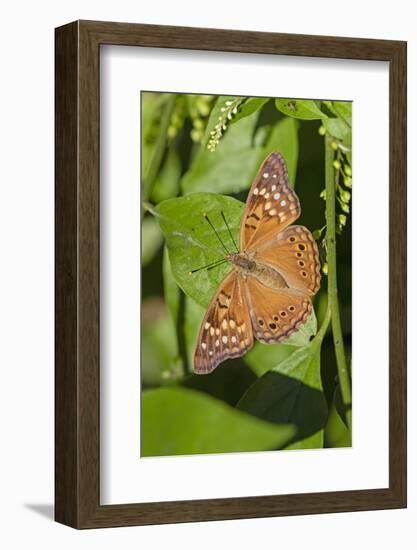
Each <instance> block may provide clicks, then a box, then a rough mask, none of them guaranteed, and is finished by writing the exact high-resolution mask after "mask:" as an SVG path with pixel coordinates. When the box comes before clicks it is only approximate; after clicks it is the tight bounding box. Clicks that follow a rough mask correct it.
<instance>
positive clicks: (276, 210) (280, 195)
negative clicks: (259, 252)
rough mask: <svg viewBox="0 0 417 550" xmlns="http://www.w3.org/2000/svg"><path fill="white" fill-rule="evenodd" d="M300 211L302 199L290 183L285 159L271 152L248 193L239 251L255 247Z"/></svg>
mask: <svg viewBox="0 0 417 550" xmlns="http://www.w3.org/2000/svg"><path fill="white" fill-rule="evenodd" d="M300 213H301V207H300V201H299V200H298V197H297V195H296V194H295V193H294V191H293V190H292V189H291V187H290V185H289V183H288V172H287V166H286V164H285V161H284V159H283V157H282V155H281V154H280V153H271V154H270V155H269V156H268V157H267V158H266V159H265V161H264V162H263V164H262V166H261V168H260V170H259V172H258V174H257V176H256V178H255V180H254V182H253V184H252V186H251V188H250V191H249V194H248V198H247V201H246V208H245V211H244V214H243V218H242V223H241V228H240V251H241V252H243V251H245V250H249V249H252V250H255V249H256V248H257V246H258V245H259V243H262V242H265V240H267V239H268V238H269V237H270V236H272V235H274V234H276V233H278V232H279V231H282V230H283V229H285V228H286V227H287V226H288V225H290V224H291V223H293V222H294V221H295V220H296V219H297V218H298V217H299V215H300Z"/></svg>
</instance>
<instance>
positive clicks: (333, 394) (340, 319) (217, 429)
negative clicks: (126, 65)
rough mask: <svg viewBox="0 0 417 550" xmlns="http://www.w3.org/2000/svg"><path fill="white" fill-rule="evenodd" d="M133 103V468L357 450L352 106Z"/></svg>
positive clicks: (161, 97)
mask: <svg viewBox="0 0 417 550" xmlns="http://www.w3.org/2000/svg"><path fill="white" fill-rule="evenodd" d="M138 101H140V113H141V114H140V121H138V124H140V130H141V151H140V152H138V158H139V156H140V170H141V181H140V182H138V185H139V186H140V191H141V193H140V195H141V228H140V229H141V277H140V279H141V280H140V282H139V283H140V289H141V312H140V315H141V334H140V339H138V345H140V356H141V362H140V365H138V368H140V373H141V395H140V410H141V430H140V432H141V433H140V434H138V437H140V449H141V452H140V457H156V456H158V457H161V456H173V455H196V454H213V453H232V452H249V451H257V452H260V451H270V452H271V451H278V450H279V451H281V450H302V449H324V448H326V449H329V448H337V447H351V445H352V397H351V384H352V365H351V356H352V341H351V340H352V101H349V100H345V101H341V100H340V99H337V100H334V99H311V98H281V97H246V96H229V95H227V96H226V95H224V96H219V95H211V94H205V95H202V94H193V93H186V92H185V93H171V92H169V91H141V93H140V95H139V96H138ZM140 457H138V458H140Z"/></svg>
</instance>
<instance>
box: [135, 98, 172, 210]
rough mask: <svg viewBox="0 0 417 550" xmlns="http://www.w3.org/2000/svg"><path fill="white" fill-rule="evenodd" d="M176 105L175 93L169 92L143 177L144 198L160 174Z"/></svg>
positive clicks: (149, 192)
mask: <svg viewBox="0 0 417 550" xmlns="http://www.w3.org/2000/svg"><path fill="white" fill-rule="evenodd" d="M174 106H175V94H169V96H168V99H167V101H166V103H165V105H164V107H163V111H162V115H161V122H160V124H159V131H158V137H157V139H156V142H155V146H154V147H153V151H152V156H151V158H150V160H149V164H148V169H147V170H146V174H144V175H143V179H142V200H147V199H148V198H149V196H150V194H151V191H152V184H153V182H154V180H155V178H156V176H157V174H158V170H159V167H160V165H161V161H162V157H163V156H164V152H165V147H166V142H167V130H168V126H169V123H170V120H171V115H172V112H173V110H174Z"/></svg>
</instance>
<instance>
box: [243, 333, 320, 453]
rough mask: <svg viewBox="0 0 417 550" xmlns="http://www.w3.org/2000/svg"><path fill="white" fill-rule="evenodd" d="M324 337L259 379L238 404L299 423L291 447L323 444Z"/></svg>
mask: <svg viewBox="0 0 417 550" xmlns="http://www.w3.org/2000/svg"><path fill="white" fill-rule="evenodd" d="M320 348H321V337H320V338H317V337H316V339H315V340H314V341H313V342H312V343H311V344H310V345H309V346H306V347H303V348H299V349H298V350H296V351H294V352H293V353H292V354H291V355H289V356H288V357H287V358H286V359H284V360H283V361H281V362H280V363H279V364H278V365H276V366H275V367H274V368H273V369H272V370H270V371H268V372H267V373H266V374H264V375H263V376H262V377H261V378H259V379H258V381H257V382H255V383H254V384H253V385H252V386H251V387H250V388H249V390H248V391H247V392H246V394H245V395H244V396H243V397H242V399H241V400H240V402H239V404H238V407H239V408H240V409H242V410H245V411H247V412H249V413H251V414H253V415H255V416H257V417H259V418H263V419H264V420H268V421H269V422H276V423H278V424H282V423H284V424H285V423H291V424H294V425H296V427H297V434H296V435H295V437H294V439H293V441H292V442H291V444H290V445H289V446H288V448H291V449H307V448H319V447H322V446H323V427H324V425H325V423H326V420H327V404H326V399H325V397H324V394H323V388H322V383H321V377H320Z"/></svg>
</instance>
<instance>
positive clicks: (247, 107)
mask: <svg viewBox="0 0 417 550" xmlns="http://www.w3.org/2000/svg"><path fill="white" fill-rule="evenodd" d="M268 101H269V97H249V98H248V99H247V100H246V101H245V102H244V103H243V104H242V105H241V106H240V107H239V110H238V112H237V114H236V115H235V116H234V117H233V118H232V120H231V121H230V123H231V124H234V123H235V122H237V121H238V120H241V119H242V118H245V117H247V116H250V115H252V114H253V113H255V112H256V111H260V110H261V109H262V107H263V106H264V105H265V103H267V102H268Z"/></svg>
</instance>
